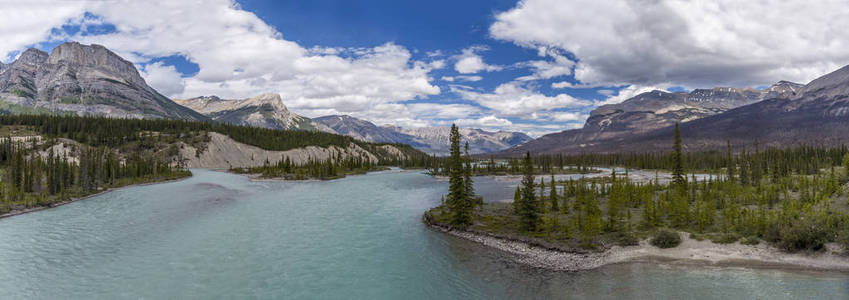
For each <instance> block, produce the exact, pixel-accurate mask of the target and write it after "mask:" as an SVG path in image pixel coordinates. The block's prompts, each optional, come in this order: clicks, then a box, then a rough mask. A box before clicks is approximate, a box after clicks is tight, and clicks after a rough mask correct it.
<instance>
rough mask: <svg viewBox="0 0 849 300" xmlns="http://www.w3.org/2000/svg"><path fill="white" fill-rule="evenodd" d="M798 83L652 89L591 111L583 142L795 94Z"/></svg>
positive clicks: (641, 131)
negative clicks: (679, 90) (684, 90)
mask: <svg viewBox="0 0 849 300" xmlns="http://www.w3.org/2000/svg"><path fill="white" fill-rule="evenodd" d="M801 87H802V85H801V84H798V83H792V82H788V81H781V82H779V83H776V84H774V85H772V86H771V87H769V88H767V89H763V90H755V89H738V88H727V87H721V88H713V89H696V90H693V91H692V92H690V93H685V92H675V93H670V92H665V91H658V90H655V91H651V92H647V93H642V94H639V95H637V96H635V97H633V98H630V99H628V100H625V101H623V102H622V103H618V104H609V105H602V106H600V107H598V108H596V109H595V110H593V111H592V112H590V117H589V118H588V119H587V122H586V124H585V125H584V127H583V128H582V132H581V135H582V139H583V140H584V142H592V141H593V140H599V139H606V138H613V137H617V136H625V135H633V134H640V133H646V132H649V131H652V130H656V129H660V128H664V127H668V126H671V125H674V124H675V123H684V122H689V121H692V120H696V119H700V118H704V117H707V116H711V115H715V114H719V113H722V112H725V111H728V110H730V109H733V108H737V107H740V106H745V105H749V104H752V103H756V102H759V101H762V100H764V99H768V98H787V97H792V96H794V95H795V92H796V91H798V90H799V89H800V88H801Z"/></svg>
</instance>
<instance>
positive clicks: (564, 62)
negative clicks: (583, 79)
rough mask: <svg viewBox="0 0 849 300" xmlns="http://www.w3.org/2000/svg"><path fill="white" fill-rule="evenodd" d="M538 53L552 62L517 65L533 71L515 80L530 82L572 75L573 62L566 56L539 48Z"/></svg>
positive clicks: (529, 62) (542, 61) (539, 61)
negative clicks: (549, 58)
mask: <svg viewBox="0 0 849 300" xmlns="http://www.w3.org/2000/svg"><path fill="white" fill-rule="evenodd" d="M539 52H540V56H544V57H551V58H552V59H553V60H552V61H547V60H535V61H528V62H523V63H519V64H517V65H518V66H520V67H529V68H531V69H533V71H534V73H533V74H531V75H528V76H523V77H519V78H517V80H521V81H530V80H540V79H551V78H554V77H560V76H566V75H571V74H572V67H573V66H575V62H573V61H571V60H569V59H568V58H566V56H564V55H562V54H560V53H559V52H558V51H556V50H554V49H548V48H545V47H540V49H539Z"/></svg>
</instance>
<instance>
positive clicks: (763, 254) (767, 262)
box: [425, 222, 849, 272]
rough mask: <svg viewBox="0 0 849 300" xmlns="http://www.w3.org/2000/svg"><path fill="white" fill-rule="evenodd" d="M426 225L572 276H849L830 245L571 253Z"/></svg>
mask: <svg viewBox="0 0 849 300" xmlns="http://www.w3.org/2000/svg"><path fill="white" fill-rule="evenodd" d="M425 224H426V225H427V226H428V227H430V228H431V229H433V230H436V231H439V232H443V233H446V234H449V235H452V236H455V237H459V238H462V239H466V240H469V241H472V242H476V243H479V244H482V245H484V246H487V247H492V248H495V249H498V250H501V251H504V252H507V253H510V254H512V255H514V256H515V257H516V260H517V261H518V262H519V263H521V264H524V265H528V266H531V267H536V268H542V269H548V270H554V271H570V272H574V271H584V270H592V269H595V268H599V267H602V266H605V265H610V264H618V263H627V262H637V261H663V262H665V263H675V264H702V265H713V266H739V267H772V268H782V269H800V270H821V271H838V272H849V256H846V255H844V254H841V252H840V247H839V246H837V245H833V244H829V245H828V247H827V248H828V249H827V250H826V251H824V252H822V253H809V252H801V253H787V252H783V251H781V250H779V249H776V248H774V247H772V246H769V245H765V244H763V243H762V244H759V245H754V246H749V245H742V244H740V243H739V242H738V243H733V244H715V243H713V242H711V241H708V240H704V241H697V240H694V239H691V238H689V236H688V234H682V242H681V245H679V246H678V247H675V248H669V249H660V248H657V247H654V246H652V245H650V244H649V242H648V240H643V241H640V243H639V245H637V246H628V247H621V246H612V247H610V248H609V249H607V250H604V251H598V252H578V251H575V252H571V251H564V250H562V249H556V248H548V247H543V246H540V245H534V244H531V243H528V242H525V241H519V240H515V239H508V238H503V237H498V236H494V235H491V234H485V233H477V232H470V231H465V230H457V229H452V228H447V227H444V226H441V225H437V224H429V223H428V222H425Z"/></svg>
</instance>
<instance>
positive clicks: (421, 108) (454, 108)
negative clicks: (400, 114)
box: [407, 103, 481, 119]
mask: <svg viewBox="0 0 849 300" xmlns="http://www.w3.org/2000/svg"><path fill="white" fill-rule="evenodd" d="M407 109H409V111H410V112H412V113H413V114H414V115H416V116H418V117H420V118H428V119H462V118H468V117H469V116H471V115H476V114H479V113H481V109H480V108H478V107H475V106H471V105H467V104H439V103H411V104H407Z"/></svg>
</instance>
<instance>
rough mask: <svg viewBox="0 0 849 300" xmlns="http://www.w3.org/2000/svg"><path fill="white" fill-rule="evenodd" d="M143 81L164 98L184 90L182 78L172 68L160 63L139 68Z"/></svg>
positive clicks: (175, 69)
mask: <svg viewBox="0 0 849 300" xmlns="http://www.w3.org/2000/svg"><path fill="white" fill-rule="evenodd" d="M139 71H140V73H141V75H142V77H143V78H144V81H146V82H147V84H148V85H150V86H152V87H153V88H154V89H156V90H157V91H158V92H160V93H162V94H163V95H165V96H169V97H172V96H174V95H179V94H181V93H183V90H185V89H186V86H185V83H184V82H183V78H181V75H180V72H177V68H175V67H174V66H164V65H162V62H155V63H152V64H148V65H146V66H144V67H143V68H141V69H140V70H139Z"/></svg>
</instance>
